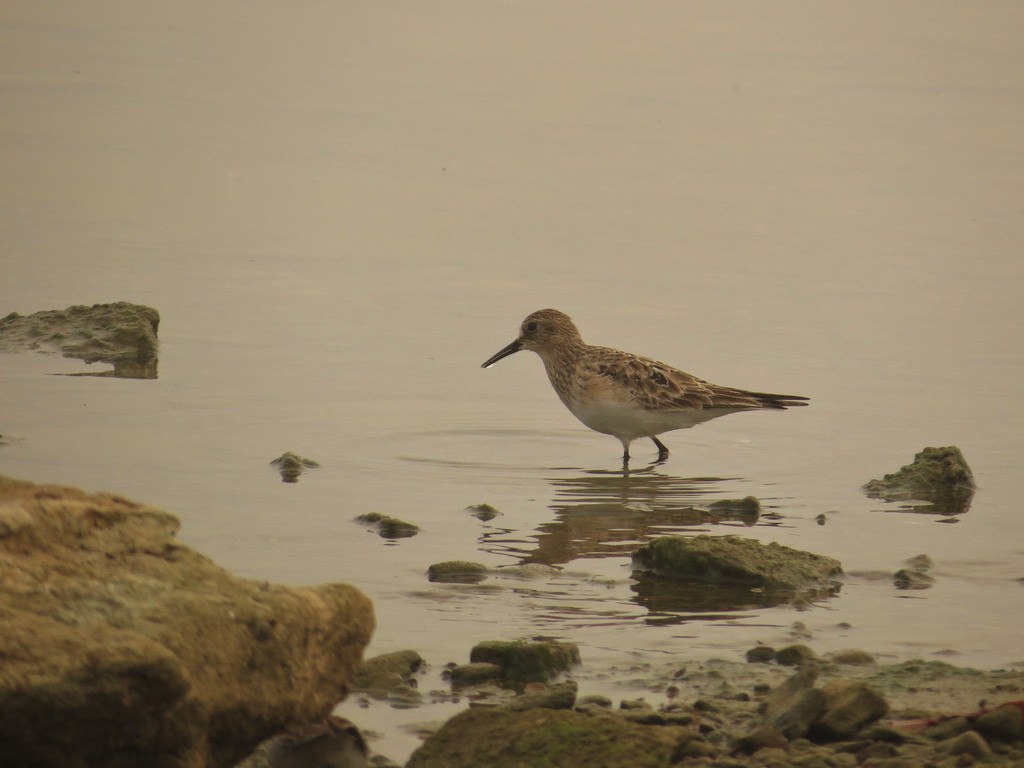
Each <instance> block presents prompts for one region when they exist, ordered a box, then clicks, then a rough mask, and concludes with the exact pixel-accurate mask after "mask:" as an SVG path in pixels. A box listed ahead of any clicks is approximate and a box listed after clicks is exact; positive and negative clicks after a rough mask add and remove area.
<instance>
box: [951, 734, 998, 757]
mask: <svg viewBox="0 0 1024 768" xmlns="http://www.w3.org/2000/svg"><path fill="white" fill-rule="evenodd" d="M939 748H940V749H941V750H942V751H944V752H946V753H947V754H950V755H970V756H971V757H974V758H978V759H982V758H986V757H991V756H992V748H991V747H990V746H989V745H988V742H987V741H985V739H984V738H983V737H982V736H981V735H980V734H978V733H975V732H974V731H967V732H966V733H961V734H960V735H959V736H954V737H953V738H951V739H948V740H946V741H943V742H942V743H941V744H939Z"/></svg>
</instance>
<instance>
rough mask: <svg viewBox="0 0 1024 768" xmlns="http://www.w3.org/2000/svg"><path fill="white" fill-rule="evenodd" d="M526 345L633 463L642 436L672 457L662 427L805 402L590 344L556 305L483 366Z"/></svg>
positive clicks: (575, 406)
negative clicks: (662, 438) (634, 446)
mask: <svg viewBox="0 0 1024 768" xmlns="http://www.w3.org/2000/svg"><path fill="white" fill-rule="evenodd" d="M521 349H530V350H533V351H534V352H536V353H537V354H538V355H540V359H541V360H543V361H544V368H545V370H546V371H547V372H548V379H550V381H551V386H552V387H554V389H555V392H557V393H558V397H559V398H560V399H561V400H562V402H563V403H564V404H565V407H566V408H568V409H569V410H570V411H572V412H573V415H574V416H576V418H577V419H579V420H580V421H582V422H583V423H584V424H586V425H587V426H588V427H590V428H591V429H592V430H594V431H595V432H601V433H602V434H605V435H613V436H614V437H617V438H618V439H619V442H621V443H622V460H623V461H624V462H626V461H629V444H630V443H631V442H633V441H634V440H636V439H637V438H638V437H649V438H651V440H653V441H654V444H655V445H656V446H657V447H658V461H659V462H661V461H665V459H667V458H668V448H666V447H665V445H664V443H662V442H661V441H660V440H659V439H658V438H657V437H656V435H660V434H661V433H662V432H669V431H671V430H673V429H686V428H687V427H692V426H694V425H695V424H700V423H701V422H704V421H709V420H711V419H716V418H718V417H719V416H725V415H726V414H728V413H736V412H737V411H752V410H758V409H763V408H772V409H778V410H782V409H785V408H788V407H790V406H795V405H807V401H808V398H806V397H801V396H800V395H773V394H769V393H767V392H749V391H747V390H743V389H734V388H732V387H722V386H719V385H718V384H711V383H710V382H707V381H704V380H703V379H698V378H697V377H696V376H691V375H690V374H688V373H683V372H682V371H679V370H676V369H675V368H672V367H671V366H668V365H665V364H664V363H659V362H658V361H657V360H651V359H650V358H646V357H639V356H637V355H632V354H630V353H628V352H620V351H619V350H617V349H609V348H607V347H593V346H591V345H589V344H587V343H585V342H584V341H583V338H582V337H581V336H580V332H579V331H578V330H577V329H576V325H575V324H574V323H573V321H572V319H571V318H570V317H569V316H568V315H566V314H565V313H563V312H559V311H558V310H557V309H541V310H538V311H536V312H534V313H533V314H531V315H529V316H528V317H527V318H526V319H525V320H523V324H522V325H521V326H520V328H519V336H518V338H516V340H515V341H513V342H512V343H511V344H509V345H508V346H507V347H505V348H504V349H502V350H500V351H499V352H498V353H497V354H495V355H494V356H492V357H490V358H489V359H488V360H487V361H486V362H485V363H484V364H483V365H482V366H481V367H483V368H489V367H490V366H492V365H494V364H495V363H496V362H498V361H499V360H501V359H502V358H503V357H508V356H509V355H511V354H514V353H516V352H518V351H520V350H521Z"/></svg>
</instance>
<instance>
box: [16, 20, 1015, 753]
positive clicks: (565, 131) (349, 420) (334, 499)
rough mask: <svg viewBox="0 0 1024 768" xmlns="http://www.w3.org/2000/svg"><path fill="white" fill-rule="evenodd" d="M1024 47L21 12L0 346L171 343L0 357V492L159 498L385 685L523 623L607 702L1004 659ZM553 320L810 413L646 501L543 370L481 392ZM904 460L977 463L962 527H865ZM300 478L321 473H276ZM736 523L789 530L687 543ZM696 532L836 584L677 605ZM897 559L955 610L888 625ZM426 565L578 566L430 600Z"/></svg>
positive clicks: (921, 520) (886, 37)
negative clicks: (950, 456)
mask: <svg viewBox="0 0 1024 768" xmlns="http://www.w3.org/2000/svg"><path fill="white" fill-rule="evenodd" d="M1022 22H1024V11H1022V9H1021V7H1020V6H1019V5H1018V4H1016V3H1012V2H986V3H984V4H981V5H977V4H975V5H964V4H960V3H952V2H950V3H943V2H940V3H935V2H927V3H924V2H922V3H914V2H909V3H904V4H900V5H899V6H898V7H893V6H890V4H887V3H880V2H878V3H873V2H866V3H858V4H855V5H852V6H836V5H828V6H825V5H821V4H818V3H802V2H788V3H781V4H778V3H776V4H771V5H770V6H768V5H762V4H734V5H729V6H719V5H706V4H701V3H641V4H639V5H637V4H630V5H628V6H626V5H623V6H621V7H617V6H611V7H602V8H600V9H598V8H597V7H595V6H592V5H590V4H585V3H575V2H566V3H558V4H550V3H540V2H536V3H534V2H527V3H516V4H514V5H507V6H481V5H478V4H464V3H458V2H448V1H447V0H445V1H442V2H436V3H430V4H410V5H408V6H402V7H396V6H386V5H380V4H372V3H334V4H315V5H314V4H307V5H304V6H288V7H287V8H286V7H285V6H281V5H279V4H275V3H268V2H256V3H224V4H213V5H211V4H206V3H198V2H193V3H187V2H186V3H175V4H157V5H151V6H146V7H145V8H143V7H142V6H139V5H137V4H133V3H127V2H117V1H112V2H108V3H103V4H98V5H96V4H90V5H80V4H76V3H67V2H58V3H50V4H45V5H40V4H37V3H29V2H11V3H6V4H5V6H4V9H3V10H2V11H0V83H2V86H3V90H4V98H3V99H2V100H0V112H2V117H3V119H2V121H0V162H2V166H0V167H2V174H0V178H2V180H0V210H2V214H0V217H2V218H0V222H2V226H0V238H2V251H0V266H2V273H3V277H2V282H0V315H3V314H6V313H8V312H11V311H17V312H20V313H22V314H27V313H30V312H34V311H37V310H43V309H58V308H63V307H66V306H69V305H72V304H82V303H97V302H106V301H115V300H129V301H135V302H139V303H144V304H148V305H151V306H153V307H156V308H157V309H158V310H159V311H160V312H161V315H162V324H161V328H160V338H161V356H160V375H159V378H158V379H157V380H154V381H126V380H116V379H110V378H90V377H69V376H54V375H48V374H54V373H66V372H72V371H78V370H81V369H82V368H83V366H81V365H79V364H77V363H74V362H72V361H65V360H61V359H59V358H54V357H51V356H42V355H27V354H26V355H2V356H0V433H2V434H3V436H4V444H2V445H0V471H2V472H4V473H6V474H9V475H13V476H16V477H21V478H26V479H31V480H36V481H40V482H57V483H65V484H72V485H79V486H82V487H84V488H88V489H109V490H115V491H118V492H120V493H123V494H126V495H129V496H132V497H134V498H137V499H140V500H143V501H147V502H151V503H154V504H158V505H160V506H163V507H165V508H167V509H169V510H171V511H173V512H174V513H175V514H177V515H179V516H180V517H181V519H182V521H183V528H182V531H181V534H180V537H181V539H182V540H183V541H185V542H186V543H188V544H190V545H192V546H194V547H196V548H198V549H199V550H201V551H202V552H204V553H206V554H208V555H210V556H211V557H213V558H214V559H215V560H216V561H218V562H219V563H221V564H223V565H224V566H226V567H228V568H230V569H231V570H233V571H234V572H236V573H239V574H242V575H245V576H250V577H254V578H261V579H273V580H278V581H283V582H287V583H296V584H309V583H320V582H329V581H349V582H352V583H354V584H356V585H358V586H359V587H360V588H362V589H363V590H365V591H366V593H367V594H369V595H370V596H371V597H372V598H373V599H374V602H375V605H376V608H377V612H378V621H379V626H378V630H377V633H376V635H375V637H374V641H373V645H372V647H371V648H370V649H369V652H370V653H378V652H385V651H390V650H396V649H400V648H405V647H409V646H413V647H415V648H416V649H417V650H419V651H420V652H421V653H422V654H423V655H424V656H425V657H426V658H427V659H428V661H429V662H430V663H431V664H432V670H433V672H431V673H430V674H432V675H433V674H435V673H436V672H437V671H439V670H440V668H441V666H442V665H443V664H444V663H445V662H448V661H452V660H454V661H464V660H466V659H467V656H468V650H469V648H470V647H471V646H472V645H473V644H474V643H476V642H478V641H480V640H484V639H492V638H512V637H520V636H532V635H538V634H543V635H550V636H557V637H561V638H565V639H569V640H572V641H575V642H577V643H579V644H580V646H581V650H582V654H583V657H584V660H585V662H586V663H585V665H584V668H583V669H582V670H581V671H580V679H581V681H582V685H583V688H584V690H585V692H592V691H599V690H604V689H606V688H607V689H608V692H610V693H612V694H613V695H620V694H621V693H622V690H623V689H614V688H615V685H616V683H615V682H614V680H613V678H614V677H615V676H614V675H611V676H609V675H608V674H607V672H608V670H609V669H612V668H628V667H629V665H630V664H633V663H638V662H641V661H643V660H650V659H655V658H669V659H672V658H677V659H678V660H679V661H680V663H682V662H684V661H685V660H686V659H689V658H697V657H701V658H703V657H708V656H716V655H718V656H725V657H728V658H740V656H741V653H742V651H744V650H745V649H746V648H748V647H750V646H751V645H752V644H753V643H755V642H757V641H764V642H768V643H783V642H786V641H787V637H788V632H789V629H790V626H791V625H792V623H793V622H794V621H801V622H803V623H804V624H805V625H807V627H808V629H809V630H810V631H811V632H812V634H813V637H812V640H811V644H812V645H813V647H814V648H815V649H816V650H817V651H818V652H819V653H820V652H826V651H829V650H833V649H836V648H842V647H852V646H856V647H861V648H864V649H866V650H869V651H872V652H875V653H877V654H879V655H882V656H885V657H888V658H910V657H916V656H923V657H926V658H943V659H949V658H952V659H953V660H956V661H960V662H963V663H970V664H976V665H982V666H990V667H991V666H998V665H1003V664H1008V663H1013V662H1018V661H1021V660H1024V657H1022V655H1021V653H1020V644H1019V637H1020V634H1021V631H1022V630H1024V618H1022V612H1021V605H1022V599H1024V586H1022V583H1021V578H1022V577H1024V543H1022V542H1024V517H1022V516H1021V514H1020V503H1019V499H1020V490H1021V480H1022V471H1021V456H1022V453H1024V452H1022V448H1024V445H1022V443H1024V437H1022V435H1024V418H1022V417H1024V407H1022V406H1021V397H1020V394H1021V384H1020V382H1021V381H1022V377H1024V310H1022V303H1021V301H1020V295H1021V288H1022V278H1024V266H1022V264H1024V261H1022V259H1021V252H1022V245H1024V217H1021V215H1020V211H1021V209H1022V206H1024V145H1022V144H1021V141H1020V135H1021V134H1020V126H1021V125H1022V124H1024V45H1022V43H1024V39H1022V35H1021V32H1020V30H1021V29H1024V24H1022ZM546 306H553V307H557V308H559V309H562V310H564V311H566V312H568V313H569V314H570V315H572V316H573V317H574V319H575V320H576V321H577V323H578V325H579V326H580V329H581V331H582V333H583V335H584V338H586V339H587V340H588V341H590V342H592V343H598V344H605V345H608V346H615V347H619V348H625V349H629V350H631V351H635V352H638V353H641V354H646V355H649V356H653V357H657V358H659V359H662V360H665V361H666V362H668V363H670V364H673V365H676V366H678V367H681V368H683V369H684V370H688V371H690V372H692V373H695V374H697V375H700V376H702V377H705V378H708V379H711V380H713V381H716V382H719V383H722V384H729V385H734V386H739V387H744V388H750V389H759V390H767V391H780V392H794V393H798V394H806V395H809V396H810V397H812V399H813V402H812V405H811V407H810V408H806V409H799V410H794V411H787V412H785V413H756V414H740V415H736V416H732V417H729V418H727V419H721V420H717V421H715V422H713V423H711V424H707V425H704V426H702V427H697V428H695V429H693V430H689V431H684V432H677V433H670V434H668V435H667V436H665V438H664V439H665V442H666V443H667V444H668V445H669V447H670V448H671V449H672V456H671V458H670V459H669V461H668V462H667V463H665V464H663V465H661V466H657V467H651V466H649V465H647V464H645V461H647V460H650V459H653V457H654V452H653V450H650V449H649V445H642V444H641V443H638V444H637V446H636V449H638V450H635V453H636V460H635V462H634V465H633V470H634V471H633V472H631V473H630V474H628V475H624V474H623V473H622V472H621V467H620V464H619V458H618V456H619V452H620V448H619V445H618V443H617V441H615V440H613V439H612V438H609V437H606V436H601V435H597V434H595V433H591V432H589V431H588V430H586V429H585V428H583V427H582V426H581V425H579V424H578V423H576V422H575V420H574V419H573V417H572V416H571V415H570V414H569V413H568V412H567V411H566V410H565V409H564V408H563V407H562V406H561V404H560V403H559V402H558V401H557V398H556V397H555V396H554V394H553V393H552V392H551V391H550V388H549V386H548V384H547V381H546V378H545V376H544V374H543V369H542V366H541V364H540V362H539V360H537V359H536V358H535V357H534V356H532V355H529V354H521V355H517V356H515V357H512V358H510V359H508V360H505V361H502V362H501V363H500V364H499V365H497V366H495V367H494V368H492V369H489V370H486V371H484V370H481V369H480V368H479V365H480V363H481V362H482V361H483V360H484V359H486V358H487V357H488V356H489V355H491V354H492V353H493V352H495V351H496V350H497V349H499V348H500V347H502V346H504V345H505V344H506V343H507V342H508V341H510V340H511V339H512V338H513V335H514V334H515V332H516V329H517V326H518V324H519V321H520V320H521V319H522V317H523V316H525V315H526V314H527V313H528V312H530V311H532V310H535V309H539V308H541V307H546ZM926 445H958V446H959V447H960V448H961V449H962V450H963V452H964V454H965V455H966V457H967V459H968V461H969V462H970V464H971V466H972V467H973V469H974V472H975V475H976V478H977V480H978V484H979V491H978V493H977V495H976V497H975V499H974V503H973V505H972V506H971V508H970V510H969V511H968V512H967V513H965V514H963V515H960V516H958V517H954V518H951V519H950V518H945V519H942V518H937V517H936V516H933V515H927V514H920V513H907V512H900V511H898V510H897V509H896V508H894V507H891V506H887V505H884V504H881V503H879V502H874V501H871V500H868V499H867V498H865V497H864V496H863V494H862V493H861V492H860V490H859V487H860V485H861V484H863V483H864V482H865V481H867V480H869V479H870V478H872V477H879V476H881V474H882V473H884V472H889V471H893V470H895V469H896V468H898V467H899V466H900V465H902V464H904V463H907V462H909V461H910V460H911V459H912V457H913V455H914V453H915V452H917V451H918V450H920V449H921V448H922V447H924V446H926ZM285 450H291V451H295V452H297V453H299V454H302V455H304V456H308V457H310V458H313V459H316V460H317V461H319V462H320V463H321V465H322V467H321V468H320V469H318V470H315V471H313V472H311V473H309V474H307V475H304V476H303V477H302V479H301V481H300V482H299V483H298V484H294V485H288V484H284V483H282V482H280V479H279V477H278V476H277V474H276V473H275V472H274V471H273V470H272V469H271V468H270V467H268V466H267V464H268V462H269V461H270V460H271V459H273V458H275V457H276V456H278V455H280V454H281V453H282V452H284V451H285ZM747 495H754V496H757V497H758V498H759V499H761V501H762V504H763V505H764V506H765V508H766V510H767V511H769V512H771V515H770V516H765V517H762V518H761V520H759V521H758V523H757V524H756V525H753V526H748V525H746V524H745V523H744V521H742V520H722V521H717V522H715V521H709V520H706V519H700V518H697V517H695V516H694V514H693V513H692V512H691V511H689V510H690V508H691V507H692V506H694V505H697V506H700V507H706V505H707V504H708V503H710V502H711V501H714V500H716V499H722V498H736V497H742V496H747ZM482 502H487V503H489V504H491V505H493V506H495V507H496V508H497V509H499V510H500V511H501V513H502V514H501V515H500V516H499V517H497V518H496V519H494V520H492V521H490V522H488V523H481V522H480V521H478V520H477V519H475V518H473V517H472V516H470V515H469V514H468V513H467V512H466V511H465V508H466V507H467V506H469V505H472V504H478V503H482ZM370 511H382V512H386V513H388V514H391V515H394V516H397V517H400V518H402V519H406V520H409V521H410V522H414V523H416V524H418V525H419V526H421V528H422V529H423V530H422V532H421V533H420V534H419V535H418V536H416V537H415V538H412V539H405V540H402V541H400V542H398V543H391V544H389V543H387V542H385V541H384V540H382V539H380V538H379V537H377V536H376V535H375V534H373V533H372V532H368V531H367V530H365V529H364V528H363V527H361V526H359V525H357V524H356V523H354V522H353V518H354V517H355V516H356V515H358V514H361V513H364V512H370ZM820 513H825V514H826V517H827V522H826V524H825V525H819V524H818V523H817V522H816V520H815V518H816V517H817V516H818V515H819V514H820ZM679 531H687V532H689V531H693V532H710V533H716V534H724V533H738V534H741V535H744V536H751V537H755V538H757V539H759V540H761V541H764V542H769V541H778V542H781V543H784V544H787V545H790V546H793V547H797V548H800V549H805V550H809V551H812V552H817V553H821V554H826V555H830V556H832V557H835V558H838V559H839V560H840V561H842V563H843V566H844V568H845V569H846V571H847V572H848V573H849V574H850V576H849V579H848V581H847V583H846V584H845V585H844V587H843V589H842V591H841V593H840V594H839V595H838V596H837V597H835V598H832V599H830V600H827V601H824V602H822V603H819V604H817V605H815V606H813V607H811V608H810V609H809V610H804V611H796V610H795V609H793V608H787V607H760V606H758V605H743V606H739V605H735V604H734V605H732V609H731V610H724V609H723V606H722V605H721V604H717V603H716V602H715V601H713V600H710V601H709V600H707V599H706V597H707V596H706V594H703V593H702V594H697V595H695V596H693V599H692V601H689V602H687V601H680V602H673V601H666V600H663V599H657V598H656V596H652V595H651V594H650V593H649V592H648V591H645V590H644V589H643V588H642V585H638V584H637V583H635V582H634V581H633V580H632V579H631V578H630V572H629V568H628V552H629V551H630V550H631V548H632V547H634V546H635V545H636V544H637V543H638V542H641V541H643V540H645V539H646V538H648V537H650V536H653V535H658V534H662V533H674V532H679ZM920 553H926V554H928V555H929V556H930V557H932V559H933V560H934V561H935V567H934V571H933V574H934V575H935V577H936V583H935V586H934V587H933V588H932V589H930V590H926V591H918V592H900V591H897V590H895V589H894V588H893V587H892V584H891V580H890V578H889V575H890V574H891V573H892V571H894V570H896V569H897V568H899V567H900V566H901V565H902V563H903V561H904V560H905V559H907V558H909V557H911V556H914V555H917V554H920ZM448 559H469V560H477V561H481V562H485V563H487V564H489V565H492V566H507V565H514V564H519V563H530V562H539V563H549V564H553V565H557V566H559V567H561V568H562V569H563V570H562V571H561V572H560V574H559V575H558V576H557V577H547V578H540V579H532V580H525V579H522V578H514V577H512V576H504V577H495V578H493V579H491V580H489V581H488V582H485V587H484V588H479V587H469V586H465V585H460V586H455V585H448V586H446V585H433V584H430V583H429V582H427V580H426V578H425V575H424V573H425V570H426V568H427V566H428V565H430V564H431V563H434V562H437V561H440V560H448ZM878 574H882V576H881V577H879V575H878ZM950 652H953V653H955V655H953V656H949V655H948V654H949V653H950ZM428 677H429V676H428ZM609 680H612V682H609ZM425 685H437V686H439V685H440V682H439V681H437V680H436V679H435V678H430V679H429V680H428V681H427V682H426V683H425ZM627 687H628V686H627ZM613 689H614V690H613ZM345 707H346V708H351V711H350V714H352V716H353V717H354V719H357V720H358V721H359V722H360V723H366V724H368V725H370V726H371V727H373V728H374V729H375V730H377V731H378V732H379V733H380V734H381V738H380V739H378V740H377V741H376V742H375V747H376V748H378V749H379V750H380V751H382V752H384V753H385V754H388V755H389V756H392V757H395V758H401V757H403V756H404V754H406V753H407V752H408V751H409V750H410V749H411V748H412V747H413V746H414V744H415V739H414V737H412V736H410V735H409V734H407V733H404V732H401V731H399V730H396V728H395V725H396V723H398V722H399V721H401V720H403V719H404V720H406V721H408V720H416V719H424V720H425V719H430V718H434V717H443V716H446V715H447V714H450V712H452V711H454V708H453V705H444V706H442V705H436V706H434V707H428V708H427V709H426V710H423V709H421V710H414V711H413V712H412V713H411V714H410V713H400V712H397V711H392V710H390V709H388V708H387V707H384V706H382V705H376V706H374V707H371V708H370V709H369V710H358V709H356V708H355V706H354V705H353V704H350V703H347V704H346V705H345ZM435 710H436V711H435Z"/></svg>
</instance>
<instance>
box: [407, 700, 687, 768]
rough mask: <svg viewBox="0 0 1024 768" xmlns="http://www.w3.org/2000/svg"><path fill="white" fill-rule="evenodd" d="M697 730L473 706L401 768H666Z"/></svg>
mask: <svg viewBox="0 0 1024 768" xmlns="http://www.w3.org/2000/svg"><path fill="white" fill-rule="evenodd" d="M694 738H696V734H695V733H694V732H693V731H692V730H690V729H688V728H683V727H679V726H661V727H657V728H655V727H651V726H644V725H637V724H636V723H630V722H627V721H626V720H624V719H622V718H617V717H612V716H610V715H605V716H590V715H584V714H581V713H579V712H572V711H567V710H553V709H528V710H525V711H522V712H512V711H508V710H503V709H488V708H482V707H481V708H473V709H468V710H466V711H465V712H462V713H461V714H459V715H456V716H455V717H453V718H452V719H451V720H449V721H448V722H447V723H445V724H444V726H443V727H442V728H441V730H440V731H438V732H437V733H436V734H434V735H433V736H431V737H430V738H429V739H428V740H427V742H426V743H425V744H424V745H423V746H422V747H420V748H419V749H418V750H417V751H416V752H414V753H413V755H412V757H411V758H410V759H409V762H408V763H406V768H480V766H487V768H578V767H579V766H587V768H622V766H627V765H628V766H630V768H668V766H670V765H674V764H676V763H675V762H673V757H674V755H675V754H676V750H677V749H678V748H679V745H680V744H684V743H686V742H687V741H689V740H692V739H694Z"/></svg>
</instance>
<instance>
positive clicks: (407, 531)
mask: <svg viewBox="0 0 1024 768" xmlns="http://www.w3.org/2000/svg"><path fill="white" fill-rule="evenodd" d="M356 522H358V523H364V524H366V525H370V526H373V527H375V528H376V529H377V535H378V536H380V537H381V538H382V539H407V538H409V537H410V536H415V535H416V534H417V533H419V532H420V527H419V526H418V525H413V524H412V523H407V522H405V520H399V519H398V518H396V517H391V516H389V515H385V514H384V513H382V512H367V513H366V514H365V515H359V516H358V517H357V518H356Z"/></svg>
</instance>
